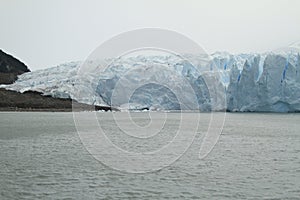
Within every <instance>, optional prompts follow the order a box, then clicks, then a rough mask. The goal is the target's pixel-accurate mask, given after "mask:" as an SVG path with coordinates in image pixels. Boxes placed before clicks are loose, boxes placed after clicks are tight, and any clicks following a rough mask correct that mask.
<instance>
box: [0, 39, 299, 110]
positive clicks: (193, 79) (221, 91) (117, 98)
mask: <svg viewBox="0 0 300 200" xmlns="http://www.w3.org/2000/svg"><path fill="white" fill-rule="evenodd" d="M82 63H83V62H71V63H66V64H63V65H59V66H57V67H52V68H48V69H45V70H38V71H33V72H29V73H25V74H22V75H20V76H19V78H18V80H17V81H16V82H15V83H14V84H12V85H2V86H1V87H4V88H6V89H9V90H16V91H19V92H25V91H38V92H42V93H43V94H44V95H51V96H53V97H57V98H72V99H75V100H77V101H79V102H82V103H88V104H93V105H110V106H115V107H119V108H121V109H125V110H128V109H129V110H143V109H147V110H198V109H200V111H210V110H215V111H218V110H227V111H237V112H238V111H240V112H298V111H300V56H299V45H297V44H293V45H292V46H290V47H287V48H283V49H280V50H277V51H274V52H268V53H261V54H259V53H249V54H236V55H234V54H230V53H227V52H216V53H214V54H211V55H209V56H208V57H205V58H204V57H203V56H201V55H186V56H185V59H182V58H179V57H178V56H170V55H148V56H146V55H137V56H132V57H126V58H115V59H109V58H108V59H107V60H106V63H109V65H108V67H107V68H106V69H105V71H100V70H98V69H97V67H96V68H95V69H93V70H92V71H91V72H92V73H85V74H84V75H82V74H80V73H78V70H79V68H80V66H81V65H82ZM91 65H93V63H92V64H91ZM212 83H213V84H214V85H213V86H212V85H211V84H212ZM216 87H217V89H215V88H216ZM222 97H223V98H224V100H222V101H225V103H224V102H223V103H222V102H220V101H219V99H222Z"/></svg>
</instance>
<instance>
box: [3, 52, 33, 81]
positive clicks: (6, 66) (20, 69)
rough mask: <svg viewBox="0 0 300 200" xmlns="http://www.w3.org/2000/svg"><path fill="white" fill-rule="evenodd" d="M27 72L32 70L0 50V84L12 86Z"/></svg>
mask: <svg viewBox="0 0 300 200" xmlns="http://www.w3.org/2000/svg"><path fill="white" fill-rule="evenodd" d="M25 72H30V70H29V69H28V67H27V66H26V65H25V64H24V63H22V62H21V61H19V60H18V59H16V58H14V57H13V56H11V55H9V54H7V53H5V52H3V51H2V50H1V49H0V84H11V83H13V82H15V80H17V76H18V75H20V74H23V73H25Z"/></svg>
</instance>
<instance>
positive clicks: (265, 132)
mask: <svg viewBox="0 0 300 200" xmlns="http://www.w3.org/2000/svg"><path fill="white" fill-rule="evenodd" d="M113 115H116V116H118V117H119V118H121V119H123V118H122V117H124V116H125V114H124V113H97V117H98V120H99V121H100V123H101V124H102V126H103V130H104V131H106V133H108V136H109V139H110V140H111V141H112V142H113V143H114V144H116V145H117V146H119V147H120V148H122V149H125V150H126V151H138V152H147V151H153V150H155V149H157V148H160V146H164V145H165V144H167V143H168V141H171V140H172V138H173V137H174V136H175V133H176V130H177V129H178V123H179V121H178V120H180V118H178V116H180V114H179V113H170V114H169V117H168V121H167V122H166V127H165V129H163V130H162V133H161V134H159V135H158V136H157V137H150V138H148V141H147V142H144V141H143V139H141V138H134V137H127V139H126V137H123V136H121V135H120V132H119V131H118V127H117V126H116V123H115V122H114V120H113V118H112V116H113ZM183 115H185V117H186V118H187V119H188V118H190V119H193V118H194V117H195V115H196V114H194V113H184V114H183ZM131 117H132V120H133V121H134V122H135V123H136V124H137V125H139V126H141V127H143V126H146V125H147V124H148V123H149V122H150V121H151V120H150V119H149V114H147V113H132V116H131ZM162 119H163V115H160V114H156V115H154V117H153V118H152V121H154V122H157V123H159V122H160V121H161V120H162ZM210 119H211V118H210V114H208V113H205V114H201V119H200V121H199V125H200V126H199V129H198V131H197V133H196V135H195V138H194V139H193V143H192V145H191V146H190V148H189V149H188V150H187V151H186V152H185V153H184V154H183V155H182V156H181V157H180V158H179V159H178V160H177V161H176V162H174V163H173V164H171V165H170V166H167V167H165V168H163V169H161V170H158V171H154V172H149V173H128V172H123V171H120V170H115V169H113V168H112V167H110V166H107V165H104V164H102V163H101V162H100V161H98V160H96V159H95V158H94V157H93V156H92V155H91V154H90V153H89V152H88V151H87V150H86V148H85V146H84V145H83V144H82V142H81V140H80V137H79V134H78V133H77V131H76V127H75V124H74V120H73V115H72V113H45V112H44V113H43V112H40V113H38V112H37V113H31V112H24V113H15V112H2V113H0V127H1V128H0V159H1V162H0V199H1V200H5V199H299V197H300V114H254V113H247V114H241V113H236V114H235V113H227V114H226V121H225V125H224V129H223V132H222V135H221V136H220V138H219V141H218V143H217V144H216V146H215V147H214V149H213V150H212V151H211V152H210V154H209V155H208V156H207V157H206V158H205V159H199V149H200V145H201V143H202V140H203V136H204V134H205V132H206V130H207V128H208V125H209V122H210ZM191 121H192V120H191ZM86 123H87V124H88V123H89V119H87V121H86ZM121 123H122V120H121ZM123 125H124V124H123ZM125 125H126V124H125ZM128 128H130V127H128ZM186 131H189V130H186ZM183 144H185V142H184V141H183ZM123 162H124V161H122V162H121V161H120V163H119V164H120V166H121V165H123V164H124V163H123ZM143 164H144V165H147V163H143Z"/></svg>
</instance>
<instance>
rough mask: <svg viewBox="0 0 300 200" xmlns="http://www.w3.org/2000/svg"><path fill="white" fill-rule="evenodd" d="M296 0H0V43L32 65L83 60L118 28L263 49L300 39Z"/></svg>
mask: <svg viewBox="0 0 300 200" xmlns="http://www.w3.org/2000/svg"><path fill="white" fill-rule="evenodd" d="M299 10H300V1H299V0H247V1H246V0H219V1H217V0H207V1H204V0H203V1H201V0H181V1H179V0H149V1H148V0H126V1H125V0H106V1H92V0H82V1H76V0H0V25H1V30H0V36H1V37H0V48H1V49H3V50H4V51H6V52H8V53H10V54H12V55H14V56H15V57H17V58H19V59H20V60H21V61H23V62H25V63H26V64H27V65H28V66H29V67H30V69H31V70H36V69H42V68H47V67H50V66H55V65H57V64H60V63H64V62H68V61H74V60H84V59H85V58H86V57H87V56H88V55H89V54H90V53H91V52H92V51H93V50H94V49H95V48H96V47H97V46H99V45H100V44H101V43H102V42H104V41H106V40H108V39H110V38H111V37H112V36H115V35H117V34H119V33H122V32H125V31H129V30H133V29H137V28H145V27H156V28H166V29H170V30H174V31H177V32H179V33H182V34H184V35H186V36H188V37H190V38H191V39H192V40H194V41H195V42H197V43H198V44H200V45H202V46H203V47H204V48H205V49H206V50H207V51H208V52H209V53H212V52H214V51H229V52H232V53H239V52H263V51H269V50H272V49H276V48H280V47H283V46H286V45H288V44H290V43H292V42H294V41H299V40H300V11H299Z"/></svg>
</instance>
